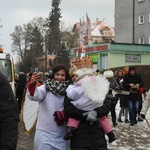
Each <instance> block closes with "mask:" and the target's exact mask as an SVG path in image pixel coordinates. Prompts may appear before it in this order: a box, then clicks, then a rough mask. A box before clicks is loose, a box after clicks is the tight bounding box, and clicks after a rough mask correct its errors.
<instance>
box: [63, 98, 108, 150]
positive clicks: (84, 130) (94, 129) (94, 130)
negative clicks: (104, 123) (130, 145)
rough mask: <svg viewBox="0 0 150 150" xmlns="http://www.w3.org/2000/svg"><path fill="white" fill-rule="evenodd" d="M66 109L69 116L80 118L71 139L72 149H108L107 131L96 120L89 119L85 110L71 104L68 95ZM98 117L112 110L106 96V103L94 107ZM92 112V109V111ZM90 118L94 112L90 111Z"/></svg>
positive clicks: (65, 103) (65, 102)
mask: <svg viewBox="0 0 150 150" xmlns="http://www.w3.org/2000/svg"><path fill="white" fill-rule="evenodd" d="M64 109H65V112H66V114H67V116H68V117H71V118H74V119H78V120H80V124H79V126H78V128H77V129H76V130H74V135H73V137H72V139H71V141H70V148H71V150H83V149H84V150H107V142H106V139H105V133H104V131H103V129H102V128H101V127H100V126H99V124H98V122H97V121H95V122H94V123H93V124H91V123H90V121H87V120H86V119H87V116H83V114H84V113H85V111H83V110H79V109H77V108H76V107H74V106H73V104H71V100H70V99H69V98H68V97H67V96H66V97H65V101H64ZM94 111H96V112H97V117H98V118H100V117H103V116H107V115H108V113H109V111H110V101H109V100H108V99H107V98H106V100H105V102H104V105H103V106H101V107H99V108H96V109H94ZM91 112H92V111H91ZM88 117H89V118H91V119H92V117H93V116H92V113H91V114H90V112H89V116H88Z"/></svg>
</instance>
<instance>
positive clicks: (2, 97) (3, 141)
mask: <svg viewBox="0 0 150 150" xmlns="http://www.w3.org/2000/svg"><path fill="white" fill-rule="evenodd" d="M18 122H19V111H18V107H17V102H16V100H15V98H14V94H13V91H12V89H11V86H10V84H9V82H8V80H7V79H6V77H5V76H4V75H3V74H1V73H0V150H16V146H17V138H18Z"/></svg>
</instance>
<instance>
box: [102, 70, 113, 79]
mask: <svg viewBox="0 0 150 150" xmlns="http://www.w3.org/2000/svg"><path fill="white" fill-rule="evenodd" d="M103 75H104V76H105V77H106V78H112V77H114V73H113V71H112V70H106V71H104V73H103Z"/></svg>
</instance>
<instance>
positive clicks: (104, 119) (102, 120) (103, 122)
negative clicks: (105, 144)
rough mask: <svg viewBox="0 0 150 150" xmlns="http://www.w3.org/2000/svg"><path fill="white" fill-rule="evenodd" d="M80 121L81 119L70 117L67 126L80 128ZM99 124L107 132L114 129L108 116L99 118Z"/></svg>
mask: <svg viewBox="0 0 150 150" xmlns="http://www.w3.org/2000/svg"><path fill="white" fill-rule="evenodd" d="M79 123H80V120H76V119H73V118H69V119H68V124H67V126H69V127H74V128H78V125H79ZM99 125H100V126H101V127H102V129H103V130H104V132H105V133H106V134H107V133H109V132H111V131H112V126H111V124H110V122H109V120H108V118H107V117H106V116H103V117H101V118H100V119H99Z"/></svg>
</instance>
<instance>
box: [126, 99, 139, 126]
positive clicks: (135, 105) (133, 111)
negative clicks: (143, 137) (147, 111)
mask: <svg viewBox="0 0 150 150" xmlns="http://www.w3.org/2000/svg"><path fill="white" fill-rule="evenodd" d="M128 104H129V116H130V122H131V123H132V124H135V123H137V120H136V116H137V113H138V109H139V101H130V100H129V102H128Z"/></svg>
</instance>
